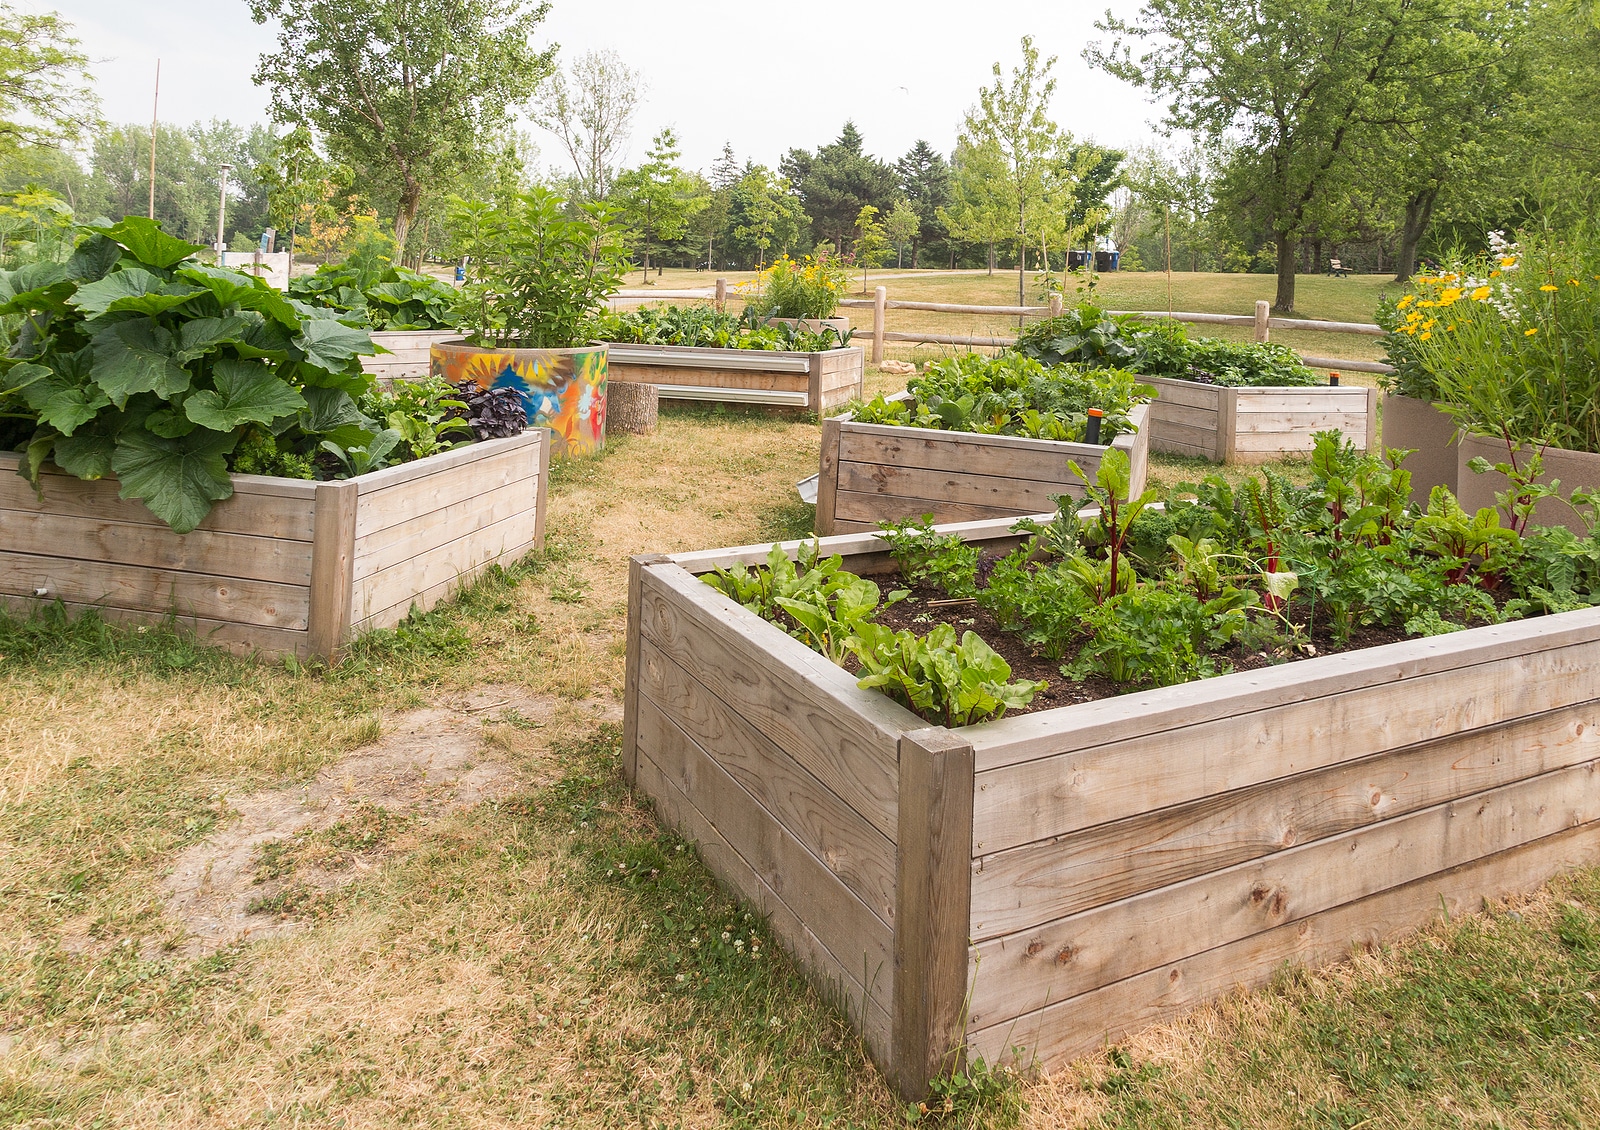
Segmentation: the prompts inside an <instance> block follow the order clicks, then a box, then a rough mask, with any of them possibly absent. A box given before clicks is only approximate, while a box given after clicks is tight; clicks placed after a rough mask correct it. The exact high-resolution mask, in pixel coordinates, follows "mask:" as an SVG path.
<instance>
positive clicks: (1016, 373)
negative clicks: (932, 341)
mask: <svg viewBox="0 0 1600 1130" xmlns="http://www.w3.org/2000/svg"><path fill="white" fill-rule="evenodd" d="M906 391H907V393H908V394H909V398H908V400H895V401H889V400H885V399H884V398H883V397H881V396H879V397H877V398H876V399H874V400H873V401H871V402H870V403H867V404H864V405H860V406H858V407H857V408H856V410H855V418H856V419H857V420H859V421H860V422H862V423H865V424H899V425H902V426H908V427H917V428H941V429H945V430H949V431H968V432H979V433H982V434H986V435H1021V436H1033V437H1037V438H1044V439H1058V440H1070V441H1073V442H1081V441H1082V440H1083V438H1084V435H1085V433H1086V430H1087V426H1088V419H1089V417H1088V411H1089V409H1091V408H1098V409H1100V411H1101V412H1102V414H1103V416H1102V424H1101V429H1100V440H1101V442H1102V443H1110V442H1111V441H1112V440H1113V439H1115V438H1116V437H1117V436H1118V435H1121V434H1123V433H1124V432H1129V431H1132V430H1133V423H1132V421H1131V420H1130V419H1129V413H1131V412H1132V411H1133V409H1134V407H1135V406H1136V405H1138V404H1141V403H1144V402H1145V401H1148V400H1149V399H1150V398H1151V396H1153V395H1154V393H1155V390H1154V389H1152V388H1151V387H1150V386H1148V385H1142V384H1140V383H1139V382H1138V380H1137V379H1136V378H1135V377H1134V376H1133V374H1131V373H1128V372H1125V371H1123V370H1120V369H1104V370H1099V371H1096V372H1087V373H1086V372H1080V371H1078V370H1075V369H1071V368H1066V367H1057V368H1054V369H1051V368H1046V367H1045V366H1044V365H1042V364H1040V363H1039V362H1038V361H1035V360H1032V359H1030V358H1027V357H1022V356H1019V355H1017V354H1014V353H1012V354H1002V355H1001V356H999V357H992V358H991V357H983V356H981V355H979V354H976V353H964V354H958V355H956V356H954V357H949V358H946V359H945V360H943V361H939V362H936V363H934V364H932V365H930V366H929V367H928V369H927V370H926V371H925V372H924V373H923V374H922V375H921V376H919V377H915V378H913V379H912V380H911V381H910V382H909V383H908V384H907V386H906Z"/></svg>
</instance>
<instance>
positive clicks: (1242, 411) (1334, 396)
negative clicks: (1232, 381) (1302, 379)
mask: <svg viewBox="0 0 1600 1130" xmlns="http://www.w3.org/2000/svg"><path fill="white" fill-rule="evenodd" d="M1234 392H1235V393H1236V394H1237V398H1238V407H1237V409H1236V411H1237V412H1238V414H1239V416H1241V417H1244V416H1256V415H1263V414H1266V415H1272V414H1276V413H1279V412H1315V413H1321V412H1343V413H1348V414H1349V415H1352V416H1359V415H1362V414H1364V413H1365V412H1366V410H1367V390H1366V389H1365V388H1362V387H1358V386H1354V385H1352V386H1350V387H1348V388H1344V387H1331V386H1326V385H1324V386H1322V387H1319V388H1238V389H1235V390H1234Z"/></svg>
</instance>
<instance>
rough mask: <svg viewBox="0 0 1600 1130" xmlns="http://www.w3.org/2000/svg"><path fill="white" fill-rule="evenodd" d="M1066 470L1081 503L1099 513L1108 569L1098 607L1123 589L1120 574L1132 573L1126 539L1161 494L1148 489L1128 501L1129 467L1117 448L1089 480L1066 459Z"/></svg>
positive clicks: (1109, 451) (1125, 455)
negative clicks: (1077, 484) (1078, 487)
mask: <svg viewBox="0 0 1600 1130" xmlns="http://www.w3.org/2000/svg"><path fill="white" fill-rule="evenodd" d="M1067 466H1068V468H1070V469H1071V471H1072V473H1073V474H1074V475H1077V476H1078V478H1080V479H1082V480H1083V489H1084V494H1085V501H1087V502H1092V503H1094V504H1095V505H1096V506H1097V507H1099V509H1100V516H1099V520H1098V522H1097V523H1096V525H1097V526H1098V527H1099V532H1100V541H1101V542H1102V543H1103V544H1104V545H1105V547H1106V557H1107V566H1108V568H1107V583H1106V586H1105V589H1104V591H1103V595H1102V596H1101V598H1100V599H1099V600H1097V601H1096V602H1095V603H1097V604H1098V603H1101V602H1102V601H1103V600H1105V599H1107V598H1110V597H1113V596H1116V595H1117V594H1118V593H1119V592H1122V591H1124V590H1125V589H1126V588H1127V584H1128V582H1127V579H1126V578H1127V573H1125V572H1124V570H1125V569H1126V570H1127V571H1128V573H1131V571H1132V566H1131V565H1129V564H1128V563H1127V554H1126V546H1127V543H1128V537H1129V535H1130V533H1131V532H1132V529H1133V524H1134V523H1135V522H1136V521H1138V519H1139V516H1140V515H1141V514H1143V513H1144V511H1145V509H1146V507H1148V506H1149V505H1150V504H1151V503H1152V502H1154V501H1155V500H1156V499H1157V498H1159V497H1160V496H1161V492H1160V491H1158V490H1156V489H1154V488H1150V489H1147V490H1145V491H1144V492H1143V493H1142V494H1140V495H1139V496H1138V497H1137V498H1134V497H1132V490H1133V463H1132V461H1131V460H1130V459H1129V458H1128V453H1127V452H1125V451H1122V450H1121V449H1119V448H1115V447H1109V448H1107V449H1106V453H1105V454H1104V455H1103V456H1101V458H1100V465H1099V466H1098V467H1096V468H1095V473H1094V477H1093V478H1090V476H1089V475H1087V474H1086V473H1085V472H1084V470H1083V468H1082V467H1080V466H1078V464H1077V463H1076V462H1074V461H1072V460H1070V459H1069V460H1068V461H1067Z"/></svg>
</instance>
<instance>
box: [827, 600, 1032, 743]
mask: <svg viewBox="0 0 1600 1130" xmlns="http://www.w3.org/2000/svg"><path fill="white" fill-rule="evenodd" d="M846 646H847V647H848V648H849V650H850V652H851V654H853V655H854V656H855V657H856V659H857V660H858V661H859V662H860V664H861V671H862V675H861V678H860V679H858V680H857V684H856V685H857V686H859V687H861V688H862V689H863V690H874V689H875V690H881V691H883V693H884V694H886V695H888V696H889V697H890V698H892V699H894V700H895V701H896V702H898V703H900V704H901V705H903V706H906V707H908V708H909V709H910V710H912V711H913V712H914V713H916V714H918V715H920V716H921V717H923V718H925V719H927V720H928V721H930V722H937V723H939V724H940V725H944V726H968V725H971V724H973V723H975V722H987V721H989V720H990V719H993V718H999V717H1000V716H1001V715H1003V714H1004V713H1005V712H1006V710H1007V709H1015V708H1019V707H1023V706H1027V705H1028V703H1030V702H1032V701H1033V696H1034V695H1035V694H1037V693H1038V692H1039V691H1041V690H1043V689H1044V688H1045V684H1044V683H1041V682H1035V681H1033V680H1030V679H1019V680H1017V681H1016V682H1011V681H1010V679H1011V665H1010V664H1009V663H1007V662H1006V661H1005V660H1004V659H1003V658H1001V657H1000V655H999V654H998V653H996V652H995V650H994V649H993V648H991V647H990V646H989V645H988V644H986V643H984V642H983V640H982V639H981V638H979V636H978V634H977V633H976V632H963V633H962V635H961V640H960V642H959V643H958V642H957V641H956V630H955V629H954V628H952V627H951V626H950V625H949V624H938V625H936V626H935V627H934V628H933V630H932V631H930V632H929V633H928V634H927V635H926V636H918V635H916V633H914V632H908V631H899V632H896V631H891V630H890V629H889V628H886V627H884V626H883V625H881V624H872V623H866V624H862V625H861V630H860V631H859V632H858V633H857V634H856V635H854V636H852V637H850V639H849V640H848V641H847V643H846Z"/></svg>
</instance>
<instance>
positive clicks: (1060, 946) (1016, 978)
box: [971, 761, 1600, 1028]
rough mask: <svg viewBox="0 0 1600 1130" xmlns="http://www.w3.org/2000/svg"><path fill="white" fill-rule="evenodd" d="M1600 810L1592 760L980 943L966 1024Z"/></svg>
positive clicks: (1598, 769) (1027, 1007)
mask: <svg viewBox="0 0 1600 1130" xmlns="http://www.w3.org/2000/svg"><path fill="white" fill-rule="evenodd" d="M1596 819H1600V762H1594V761H1589V762H1585V763H1583V764H1582V765H1578V766H1574V767H1571V768H1567V769H1559V770H1556V771H1555V772H1552V773H1546V774H1543V775H1542V776H1538V777H1533V778H1531V779H1528V780H1524V781H1518V782H1516V783H1514V784H1510V785H1504V786H1501V787H1500V788H1497V789H1492V790H1489V791H1486V792H1482V793H1476V794H1473V795H1472V796H1469V797H1464V798H1461V799H1458V800H1452V801H1449V802H1447V803H1444V804H1440V805H1435V806H1433V807H1431V808H1425V809H1422V810H1421V811H1418V812H1413V813H1408V814H1406V815H1403V816H1397V817H1394V818H1392V819H1389V820H1385V821H1383V822H1382V823H1379V824H1375V825H1373V826H1371V827H1368V828H1361V829H1357V830H1355V831H1351V832H1345V833H1343V834H1342V835H1337V836H1331V837H1328V838H1327V839H1323V840H1318V841H1316V842H1315V843H1310V844H1305V845H1303V846H1301V847H1296V848H1289V849H1288V850H1286V851H1282V852H1278V853H1277V854H1275V855H1271V856H1268V857H1266V858H1264V859H1260V860H1254V861H1251V862H1249V863H1242V864H1238V865H1236V866H1234V867H1230V868H1227V869H1225V870H1223V871H1218V872H1213V873H1211V874H1208V875H1203V876H1200V877H1198V878H1195V879H1190V880H1187V881H1186V882H1183V883H1178V884H1176V885H1174V886H1171V887H1162V888H1160V889H1158V890H1154V891H1149V892H1146V893H1144V894H1140V895H1135V896H1133V897H1132V898H1127V899H1123V900H1121V901H1119V902H1115V903H1111V904H1109V905H1107V906H1102V907H1096V908H1095V909H1092V910H1087V911H1084V912H1082V913H1080V914H1075V915H1072V916H1069V917H1067V918H1062V919H1058V920H1056V921H1054V922H1050V923H1047V924H1045V925H1042V926H1037V927H1033V928H1031V929H1028V930H1024V931H1021V932H1018V933H1015V934H1010V935H1007V936H1006V937H1003V938H997V939H993V940H991V941H988V942H984V943H981V944H979V945H978V946H976V947H975V949H974V957H975V960H976V961H977V963H978V965H979V967H980V968H982V969H984V970H986V971H987V972H988V976H987V977H986V978H983V979H980V980H979V981H978V982H977V983H976V984H975V988H974V991H973V997H972V1012H971V1024H972V1026H973V1027H974V1028H986V1027H989V1026H990V1025H992V1024H994V1023H995V1022H996V1021H998V1020H1001V1019H1003V1018H1006V1017H1012V1016H1020V1015H1022V1014H1024V1013H1027V1012H1032V1011H1033V1010H1035V1009H1038V1008H1042V1007H1044V1006H1045V1005H1046V1004H1048V1003H1049V1002H1050V1001H1057V1000H1063V999H1065V998H1067V997H1071V996H1076V995H1077V994H1079V993H1083V992H1087V991H1089V990H1090V989H1096V988H1099V987H1101V986H1103V985H1108V984H1111V983H1113V982H1115V981H1120V980H1122V979H1124V978H1125V977H1131V976H1133V975H1134V974H1136V973H1143V972H1145V971H1146V970H1148V969H1153V968H1157V967H1159V966H1162V965H1165V964H1168V963H1169V962H1172V961H1176V960H1178V959H1179V958H1182V957H1187V956H1190V955H1192V954H1196V953H1203V952H1205V951H1206V950H1209V949H1213V948H1215V947H1216V946H1219V945H1224V944H1226V943H1228V942H1232V941H1236V940H1238V939H1240V938H1244V937H1249V936H1250V935H1252V934H1257V933H1260V932H1261V931H1263V930H1267V929H1270V928H1272V927H1274V926H1280V925H1282V924H1283V923H1285V922H1293V921H1296V920H1298V919H1301V918H1305V917H1308V916H1310V915H1312V914H1316V913H1318V912H1319V911H1323V910H1328V909H1331V908H1332V907H1336V906H1340V905H1342V904H1344V903H1347V902H1354V901H1355V900H1357V899H1362V898H1366V897H1367V896H1369V895H1373V894H1377V893H1378V892H1380V891H1385V890H1388V889H1389V888H1391V887H1398V886H1401V885H1403V884H1406V883H1409V882H1412V881H1414V880H1416V879H1420V878H1422V877H1424V876H1426V875H1432V874H1434V873H1435V872H1439V871H1446V870H1448V869H1450V868H1452V867H1459V866H1461V865H1462V864H1465V863H1470V862H1472V861H1473V860H1475V859H1479V858H1481V857H1483V856H1487V855H1492V854H1494V853H1496V852H1499V851H1504V850H1506V849H1507V848H1512V847H1516V846H1518V845H1520V844H1525V843H1530V842H1532V841H1534V840H1537V839H1540V838H1542V837H1544V836H1550V835H1554V834H1555V833H1557V832H1560V831H1562V830H1564V829H1567V828H1572V827H1576V826H1578V825H1580V824H1587V823H1589V822H1590V821H1592V820H1596Z"/></svg>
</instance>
